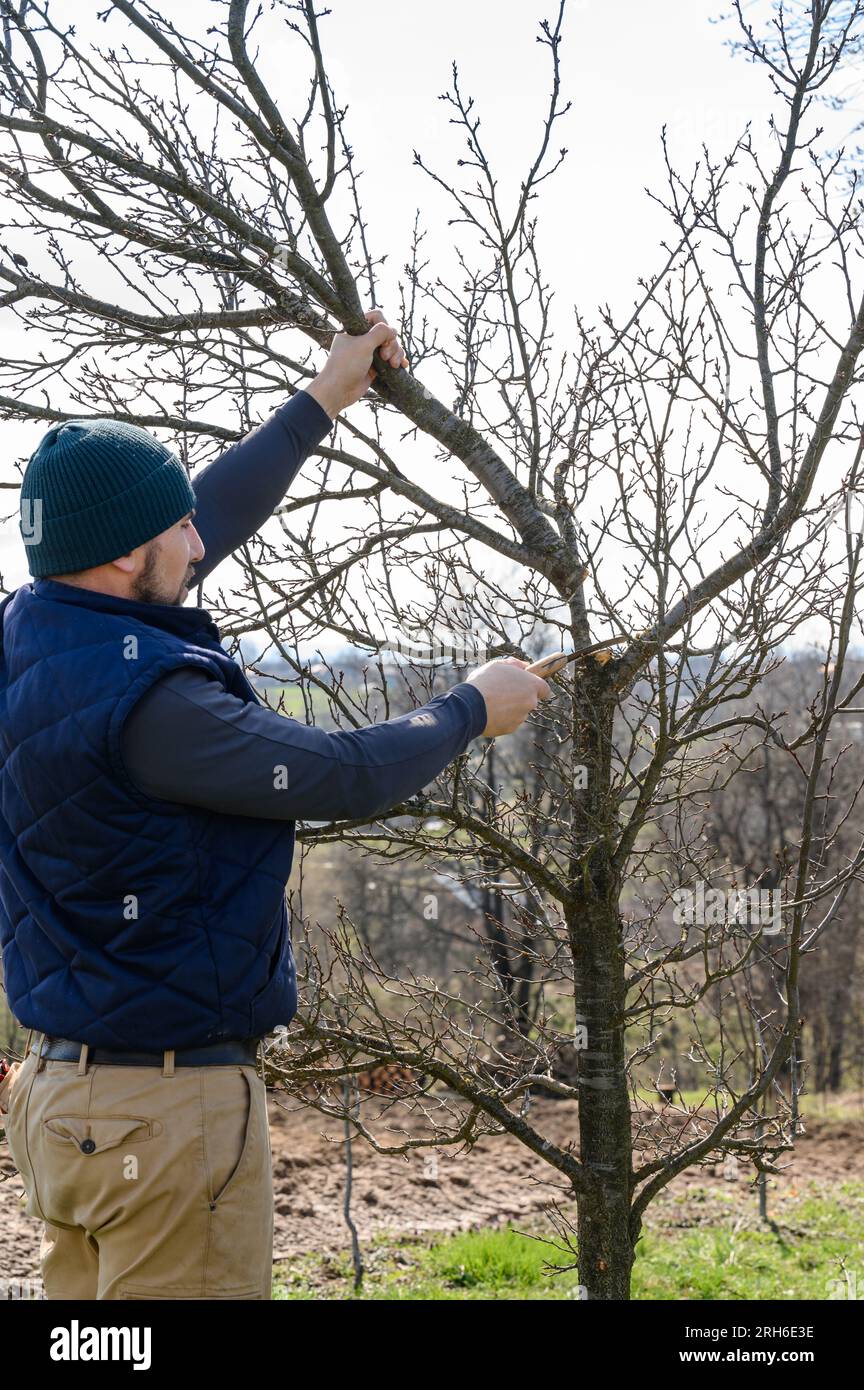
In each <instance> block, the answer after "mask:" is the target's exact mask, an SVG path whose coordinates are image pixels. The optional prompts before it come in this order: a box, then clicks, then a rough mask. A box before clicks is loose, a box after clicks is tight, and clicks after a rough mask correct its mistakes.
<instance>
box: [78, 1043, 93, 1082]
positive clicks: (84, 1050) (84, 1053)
mask: <svg viewBox="0 0 864 1390" xmlns="http://www.w3.org/2000/svg"><path fill="white" fill-rule="evenodd" d="M89 1053H90V1044H89V1043H82V1044H81V1053H80V1056H79V1058H78V1075H79V1076H86V1075H87V1058H88V1056H89Z"/></svg>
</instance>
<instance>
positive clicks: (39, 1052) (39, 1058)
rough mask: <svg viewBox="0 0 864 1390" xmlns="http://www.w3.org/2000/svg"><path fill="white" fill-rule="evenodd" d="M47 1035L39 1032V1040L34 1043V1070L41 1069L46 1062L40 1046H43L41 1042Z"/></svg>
mask: <svg viewBox="0 0 864 1390" xmlns="http://www.w3.org/2000/svg"><path fill="white" fill-rule="evenodd" d="M47 1036H48V1034H47V1033H40V1034H39V1041H38V1043H37V1044H36V1070H37V1071H42V1069H43V1067H44V1066H45V1063H46V1061H47V1058H45V1057H43V1056H42V1047H43V1044H44V1042H45V1039H46V1037H47Z"/></svg>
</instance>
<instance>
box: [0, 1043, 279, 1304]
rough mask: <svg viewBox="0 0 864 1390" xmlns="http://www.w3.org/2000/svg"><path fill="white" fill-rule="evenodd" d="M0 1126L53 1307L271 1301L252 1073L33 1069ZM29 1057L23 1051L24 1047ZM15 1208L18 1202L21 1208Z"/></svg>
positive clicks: (262, 1122)
mask: <svg viewBox="0 0 864 1390" xmlns="http://www.w3.org/2000/svg"><path fill="white" fill-rule="evenodd" d="M44 1036H45V1035H44V1034H38V1035H37V1037H38V1039H39V1040H40V1041H39V1043H38V1044H37V1045H36V1046H35V1047H34V1049H33V1050H32V1051H28V1052H27V1054H26V1056H25V1058H24V1061H23V1062H22V1063H21V1064H20V1066H18V1068H17V1070H16V1071H15V1075H14V1077H10V1078H7V1083H8V1084H7V1085H5V1086H4V1088H3V1090H4V1095H3V1100H2V1105H0V1110H7V1111H8V1113H7V1114H0V1124H2V1125H3V1127H4V1128H5V1130H6V1138H7V1141H8V1144H9V1150H10V1152H11V1154H12V1159H13V1162H14V1163H15V1166H16V1167H17V1169H18V1171H19V1173H20V1175H21V1177H22V1179H23V1182H24V1187H25V1190H26V1194H27V1201H26V1205H25V1206H24V1211H25V1212H26V1213H27V1214H28V1215H29V1216H33V1217H36V1218H37V1219H38V1220H41V1221H43V1222H44V1223H45V1224H44V1232H43V1235H42V1244H41V1248H40V1252H39V1258H40V1265H41V1271H42V1281H43V1285H44V1289H45V1297H46V1298H48V1299H75V1300H77V1299H102V1298H108V1299H121V1298H122V1299H131V1298H136V1299H153V1298H160V1299H164V1298H169V1299H173V1298H232V1299H269V1298H270V1297H271V1278H272V1269H273V1175H272V1164H271V1153H270V1128H269V1124H268V1119H267V1091H266V1087H265V1084H264V1081H263V1080H262V1078H261V1077H260V1076H259V1075H258V1072H257V1070H256V1068H255V1067H254V1066H246V1065H239V1064H236V1065H219V1066H201V1067H186V1066H180V1067H177V1068H176V1069H175V1067H174V1054H173V1052H166V1053H165V1054H164V1058H163V1066H162V1067H161V1068H159V1067H156V1066H142V1067H138V1066H117V1065H114V1066H106V1065H99V1066H94V1065H93V1064H92V1063H91V1064H89V1065H88V1062H87V1045H86V1043H85V1044H82V1048H81V1057H80V1060H79V1061H77V1062H74V1061H71V1062H61V1061H54V1060H51V1059H50V1058H45V1057H40V1056H39V1050H40V1046H41V1039H42V1038H44ZM28 1046H29V1039H28ZM22 1200H23V1199H22Z"/></svg>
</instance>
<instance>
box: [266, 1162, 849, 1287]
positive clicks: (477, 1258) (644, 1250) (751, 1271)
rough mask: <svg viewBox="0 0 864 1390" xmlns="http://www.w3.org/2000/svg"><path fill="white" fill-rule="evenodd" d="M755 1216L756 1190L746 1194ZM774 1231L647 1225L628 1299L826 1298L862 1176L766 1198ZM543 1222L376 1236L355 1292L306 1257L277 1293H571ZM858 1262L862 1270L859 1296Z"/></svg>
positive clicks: (563, 1260) (333, 1269)
mask: <svg viewBox="0 0 864 1390" xmlns="http://www.w3.org/2000/svg"><path fill="white" fill-rule="evenodd" d="M747 1211H748V1212H749V1213H750V1218H751V1219H750V1221H749V1223H748V1224H749V1226H751V1227H752V1226H753V1225H755V1224H756V1222H755V1198H753V1199H752V1201H751V1202H749V1203H748V1204H747ZM774 1214H775V1220H776V1221H777V1223H778V1230H777V1231H776V1232H775V1231H774V1230H771V1229H769V1228H758V1229H736V1221H735V1213H734V1212H732V1211H730V1217H729V1222H728V1225H723V1226H719V1225H713V1226H706V1227H702V1228H699V1229H690V1230H681V1231H679V1230H667V1229H651V1228H650V1212H649V1221H648V1223H647V1229H646V1233H645V1234H644V1235H643V1238H642V1240H641V1241H640V1242H639V1244H638V1246H637V1250H636V1262H635V1265H634V1270H633V1288H632V1297H633V1298H634V1299H636V1300H641V1301H651V1300H654V1301H656V1300H672V1301H680V1300H685V1299H687V1300H694V1301H699V1300H727V1299H728V1300H736V1299H740V1300H742V1301H746V1302H755V1301H757V1300H764V1299H780V1300H784V1299H790V1300H799V1299H814V1300H816V1301H822V1300H826V1299H828V1298H830V1297H831V1296H832V1287H833V1284H832V1281H834V1280H835V1279H837V1278H838V1276H839V1273H840V1264H839V1260H840V1257H841V1256H842V1257H844V1258H845V1259H846V1260H847V1263H848V1268H849V1269H850V1271H851V1270H855V1269H858V1266H861V1265H864V1260H862V1258H861V1256H860V1254H857V1253H856V1252H860V1251H861V1250H862V1249H864V1183H861V1182H849V1183H842V1184H839V1185H838V1186H837V1187H836V1188H834V1189H832V1193H831V1196H830V1197H825V1196H824V1195H820V1196H814V1195H812V1193H811V1194H807V1193H805V1194H804V1195H802V1196H801V1197H800V1198H798V1199H791V1198H790V1199H788V1200H786V1201H785V1202H784V1203H783V1204H782V1210H781V1209H780V1208H778V1205H777V1203H774ZM522 1230H526V1231H528V1230H530V1231H531V1232H532V1233H533V1234H534V1235H540V1236H546V1237H548V1236H549V1235H550V1234H551V1232H550V1230H549V1228H548V1226H540V1225H534V1224H533V1223H532V1224H530V1225H529V1224H528V1223H526V1225H525V1226H524V1227H519V1228H513V1227H511V1226H507V1227H503V1228H501V1229H495V1230H479V1231H470V1232H464V1233H461V1234H459V1235H454V1236H450V1237H447V1238H445V1239H443V1240H436V1239H434V1238H433V1237H426V1238H418V1239H401V1240H400V1239H393V1238H389V1239H388V1238H387V1237H386V1236H379V1237H377V1238H376V1239H375V1240H374V1241H370V1242H368V1243H365V1244H364V1246H363V1258H364V1263H365V1266H366V1272H365V1276H364V1281H363V1286H362V1288H361V1291H360V1293H359V1294H356V1293H355V1292H354V1289H353V1276H352V1270H351V1265H350V1260H349V1258H348V1257H347V1256H345V1257H340V1258H338V1259H337V1258H327V1257H324V1258H322V1257H321V1256H316V1255H308V1256H304V1257H303V1258H302V1259H301V1260H297V1261H292V1262H291V1263H290V1264H288V1265H284V1266H282V1267H281V1268H280V1271H279V1275H278V1277H277V1282H276V1283H275V1285H274V1290H273V1297H274V1299H293V1300H302V1299H352V1298H358V1297H359V1298H361V1299H364V1300H367V1299H372V1300H388V1301H390V1300H394V1299H395V1300H408V1301H420V1300H422V1301H429V1300H432V1301H435V1302H440V1301H447V1300H455V1299H458V1300H464V1299H469V1300H481V1301H490V1300H493V1299H494V1300H495V1301H500V1300H502V1299H503V1300H514V1301H515V1300H518V1301H525V1300H528V1301H536V1300H544V1301H545V1300H549V1299H552V1300H555V1299H572V1298H578V1296H579V1295H578V1283H579V1280H578V1275H577V1273H576V1271H575V1270H567V1271H566V1272H562V1273H560V1274H555V1275H550V1274H549V1272H548V1270H547V1269H546V1266H547V1264H548V1263H553V1264H559V1265H565V1264H567V1263H569V1257H568V1256H567V1255H566V1254H565V1253H564V1252H561V1251H559V1250H557V1249H555V1248H554V1247H552V1246H549V1245H545V1244H543V1242H542V1241H539V1240H532V1239H530V1238H529V1237H528V1236H527V1235H523V1234H521V1231H522ZM861 1283H862V1271H861V1269H858V1285H859V1296H860V1294H861V1292H862V1290H861V1288H860V1285H861Z"/></svg>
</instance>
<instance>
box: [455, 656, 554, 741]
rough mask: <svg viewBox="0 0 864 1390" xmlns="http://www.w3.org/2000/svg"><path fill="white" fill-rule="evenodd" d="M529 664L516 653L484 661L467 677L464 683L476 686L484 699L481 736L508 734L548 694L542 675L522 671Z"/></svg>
mask: <svg viewBox="0 0 864 1390" xmlns="http://www.w3.org/2000/svg"><path fill="white" fill-rule="evenodd" d="M530 664H531V663H530V661H520V660H519V658H518V657H516V656H505V657H503V658H501V659H500V660H497V661H487V662H486V665H485V666H478V667H477V670H476V671H472V672H471V674H470V676H468V677H467V681H468V684H469V685H476V686H477V689H478V690H479V691H480V694H481V695H482V696H483V699H484V700H485V701H486V715H487V721H486V727H485V729H484V730H483V736H484V738H495V737H496V736H497V735H498V734H512V733H513V732H514V730H516V729H518V728H519V725H520V724H522V723H523V722H524V720H525V719H527V718H528V715H529V714H530V713H531V711H532V710H533V709H536V707H537V703H538V701H539V700H547V699H548V698H549V696H550V695H551V694H552V690H551V688H550V687H549V686H548V685H547V683H546V681H544V680H543V679H542V677H540V676H532V675H531V673H530V672H529V671H526V670H525V667H526V666H530Z"/></svg>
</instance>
